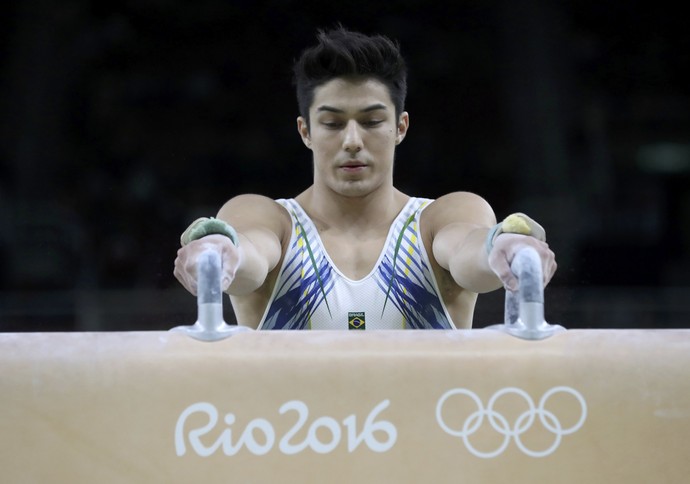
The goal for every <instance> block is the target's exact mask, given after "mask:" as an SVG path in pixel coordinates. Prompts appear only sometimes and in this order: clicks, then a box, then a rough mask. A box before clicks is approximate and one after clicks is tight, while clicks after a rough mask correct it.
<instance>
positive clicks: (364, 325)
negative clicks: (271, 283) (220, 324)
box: [259, 198, 455, 330]
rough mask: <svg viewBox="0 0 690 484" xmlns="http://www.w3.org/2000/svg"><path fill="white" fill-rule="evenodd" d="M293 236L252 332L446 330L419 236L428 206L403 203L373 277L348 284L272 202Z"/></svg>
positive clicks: (310, 227) (300, 222) (302, 228)
mask: <svg viewBox="0 0 690 484" xmlns="http://www.w3.org/2000/svg"><path fill="white" fill-rule="evenodd" d="M276 201H277V202H278V203H280V204H281V205H282V206H284V207H285V208H286V209H287V211H288V212H290V215H291V217H292V236H291V238H290V242H289V246H288V249H287V252H286V254H285V257H284V258H283V264H282V266H281V268H280V274H279V276H278V279H277V281H276V284H275V287H274V289H273V295H272V296H271V299H270V301H269V303H268V306H267V308H266V311H265V313H264V316H263V318H262V319H261V323H260V324H259V329H360V330H361V329H368V330H371V329H432V328H434V329H452V328H455V326H454V324H453V323H452V321H451V318H450V316H449V314H448V310H447V309H446V306H445V305H444V304H443V301H442V299H441V297H440V295H439V294H440V292H439V289H438V284H437V282H436V278H435V277H434V273H433V271H432V269H431V264H430V263H429V256H428V255H427V252H426V250H425V248H424V244H423V242H422V238H421V236H420V232H419V219H420V214H421V212H422V210H423V209H424V208H425V207H426V206H427V205H428V204H429V202H431V200H429V199H425V198H410V200H409V201H408V202H407V204H406V205H405V207H404V208H403V209H402V211H401V212H400V214H399V215H398V216H397V217H396V219H395V220H394V222H393V224H392V226H391V228H390V230H389V232H388V237H387V238H386V242H385V244H384V247H383V250H382V251H381V255H380V256H379V259H378V261H377V262H376V264H375V265H374V268H373V269H372V271H371V272H370V273H369V274H368V275H367V276H365V277H364V278H363V279H360V280H357V281H354V280H352V279H349V278H348V277H346V276H345V275H343V274H342V273H341V272H340V271H339V270H338V268H337V267H336V266H335V264H334V263H333V261H332V260H331V258H330V257H329V255H328V253H327V252H326V250H325V248H324V246H323V243H322V242H321V238H320V237H319V234H318V231H317V230H316V227H315V226H314V223H313V222H312V220H311V219H310V218H309V216H308V215H307V214H306V213H305V212H304V210H302V207H301V206H300V205H299V204H298V203H297V201H295V200H294V199H280V200H276Z"/></svg>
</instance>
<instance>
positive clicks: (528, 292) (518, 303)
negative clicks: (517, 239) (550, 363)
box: [491, 247, 565, 340]
mask: <svg viewBox="0 0 690 484" xmlns="http://www.w3.org/2000/svg"><path fill="white" fill-rule="evenodd" d="M510 268H511V270H512V271H513V274H515V276H516V277H517V279H518V281H519V288H518V290H517V291H516V292H511V291H506V300H505V318H504V324H502V325H495V326H491V328H492V329H498V330H500V331H504V332H506V333H508V334H512V335H513V336H517V337H518V338H522V339H529V340H540V339H544V338H548V337H549V336H551V335H553V334H554V333H556V332H558V331H564V330H565V328H564V327H563V326H559V325H553V324H548V323H547V322H546V321H545V320H544V279H543V272H542V267H541V260H540V259H539V254H537V251H536V250H534V249H533V248H531V247H526V248H524V249H521V250H520V251H519V252H518V253H517V254H515V257H514V258H513V262H512V263H511V265H510Z"/></svg>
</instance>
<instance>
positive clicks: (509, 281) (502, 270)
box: [489, 252, 518, 291]
mask: <svg viewBox="0 0 690 484" xmlns="http://www.w3.org/2000/svg"><path fill="white" fill-rule="evenodd" d="M489 265H490V266H491V269H492V270H493V271H494V273H495V274H496V275H497V276H498V278H499V279H500V281H501V283H503V287H505V288H506V289H507V290H509V291H516V290H517V288H518V280H517V278H516V277H515V274H513V271H512V270H511V268H510V264H509V263H508V259H507V258H506V256H505V253H504V252H501V253H500V254H496V256H495V257H492V260H491V261H490V263H489Z"/></svg>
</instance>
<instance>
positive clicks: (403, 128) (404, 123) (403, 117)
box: [395, 111, 410, 145]
mask: <svg viewBox="0 0 690 484" xmlns="http://www.w3.org/2000/svg"><path fill="white" fill-rule="evenodd" d="M409 127H410V115H409V114H408V113H407V111H403V112H402V114H400V119H399V120H398V132H397V134H396V136H395V144H396V145H399V144H400V143H402V140H404V139H405V135H407V130H408V129H409Z"/></svg>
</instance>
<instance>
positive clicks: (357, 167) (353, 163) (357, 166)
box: [340, 160, 367, 172]
mask: <svg viewBox="0 0 690 484" xmlns="http://www.w3.org/2000/svg"><path fill="white" fill-rule="evenodd" d="M366 167H367V164H366V163H364V162H362V161H359V160H350V161H346V162H345V163H342V164H341V165H340V169H341V170H344V171H347V172H357V171H361V170H364V169H365V168H366Z"/></svg>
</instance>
